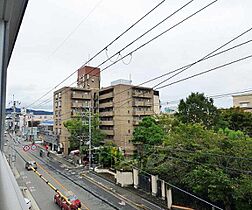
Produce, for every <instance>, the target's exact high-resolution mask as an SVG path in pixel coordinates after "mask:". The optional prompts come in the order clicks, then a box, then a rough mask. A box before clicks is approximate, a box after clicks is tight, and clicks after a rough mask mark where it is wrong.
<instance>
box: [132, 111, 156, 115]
mask: <svg viewBox="0 0 252 210" xmlns="http://www.w3.org/2000/svg"><path fill="white" fill-rule="evenodd" d="M132 114H133V115H136V116H140V115H153V114H154V112H153V111H151V110H149V111H139V110H133V112H132Z"/></svg>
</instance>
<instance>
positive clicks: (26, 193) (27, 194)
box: [12, 167, 40, 210]
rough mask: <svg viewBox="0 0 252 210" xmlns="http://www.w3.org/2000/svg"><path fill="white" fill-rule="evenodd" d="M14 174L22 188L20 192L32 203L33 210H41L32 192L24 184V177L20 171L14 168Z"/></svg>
mask: <svg viewBox="0 0 252 210" xmlns="http://www.w3.org/2000/svg"><path fill="white" fill-rule="evenodd" d="M12 172H13V174H14V176H15V178H16V180H17V183H18V186H19V187H20V190H21V192H22V194H23V196H24V198H28V199H29V200H30V201H31V204H32V207H31V210H40V208H39V207H38V205H37V202H36V201H35V199H34V198H33V196H32V194H31V192H30V191H29V190H28V188H27V186H26V183H25V182H24V180H23V178H22V176H21V175H20V173H19V172H18V170H17V169H16V168H15V167H14V168H12Z"/></svg>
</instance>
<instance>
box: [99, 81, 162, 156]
mask: <svg viewBox="0 0 252 210" xmlns="http://www.w3.org/2000/svg"><path fill="white" fill-rule="evenodd" d="M97 103H98V104H97ZM97 103H96V107H98V110H99V115H100V120H101V121H100V123H101V124H100V129H101V130H102V131H103V132H105V133H106V134H107V137H106V140H112V141H113V142H114V143H115V144H116V145H117V146H119V147H120V148H121V149H122V150H123V151H125V152H126V154H132V153H133V150H134V146H133V144H132V143H131V142H130V140H131V139H132V134H133V130H134V128H135V127H136V126H137V125H138V124H139V121H140V120H142V119H143V117H145V116H150V115H154V114H159V113H160V104H159V96H158V92H157V91H154V90H153V89H151V88H146V87H137V86H133V85H129V84H115V83H114V85H112V86H110V87H107V88H103V89H101V90H100V91H99V97H98V100H97Z"/></svg>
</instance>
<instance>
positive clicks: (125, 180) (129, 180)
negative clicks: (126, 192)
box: [115, 171, 133, 187]
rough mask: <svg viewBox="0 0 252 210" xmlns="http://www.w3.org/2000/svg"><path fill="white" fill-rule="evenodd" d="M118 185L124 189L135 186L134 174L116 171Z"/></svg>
mask: <svg viewBox="0 0 252 210" xmlns="http://www.w3.org/2000/svg"><path fill="white" fill-rule="evenodd" d="M115 178H116V184H120V185H121V186H122V187H125V186H129V185H133V173H132V172H121V171H116V177H115Z"/></svg>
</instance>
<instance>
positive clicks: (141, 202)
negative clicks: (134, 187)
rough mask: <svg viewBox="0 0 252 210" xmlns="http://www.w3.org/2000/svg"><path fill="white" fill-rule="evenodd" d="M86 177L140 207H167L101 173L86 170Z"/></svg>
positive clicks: (158, 208)
mask: <svg viewBox="0 0 252 210" xmlns="http://www.w3.org/2000/svg"><path fill="white" fill-rule="evenodd" d="M82 175H83V176H84V177H85V178H88V179H91V180H92V181H94V182H96V183H97V184H99V185H101V186H103V187H105V188H106V189H108V190H110V191H111V192H113V193H115V194H117V195H119V196H120V197H121V198H122V200H126V201H127V202H131V203H134V204H136V205H137V206H138V208H140V209H146V210H148V209H151V210H163V209H165V208H163V207H160V206H158V205H156V204H154V203H153V202H151V201H148V200H147V199H145V198H143V197H141V196H139V195H138V194H137V193H135V192H133V191H131V190H128V189H126V188H122V187H120V186H118V185H116V184H115V183H112V182H111V181H108V180H106V179H104V178H103V177H101V176H100V175H98V174H96V173H95V172H84V173H83V174H82Z"/></svg>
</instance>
